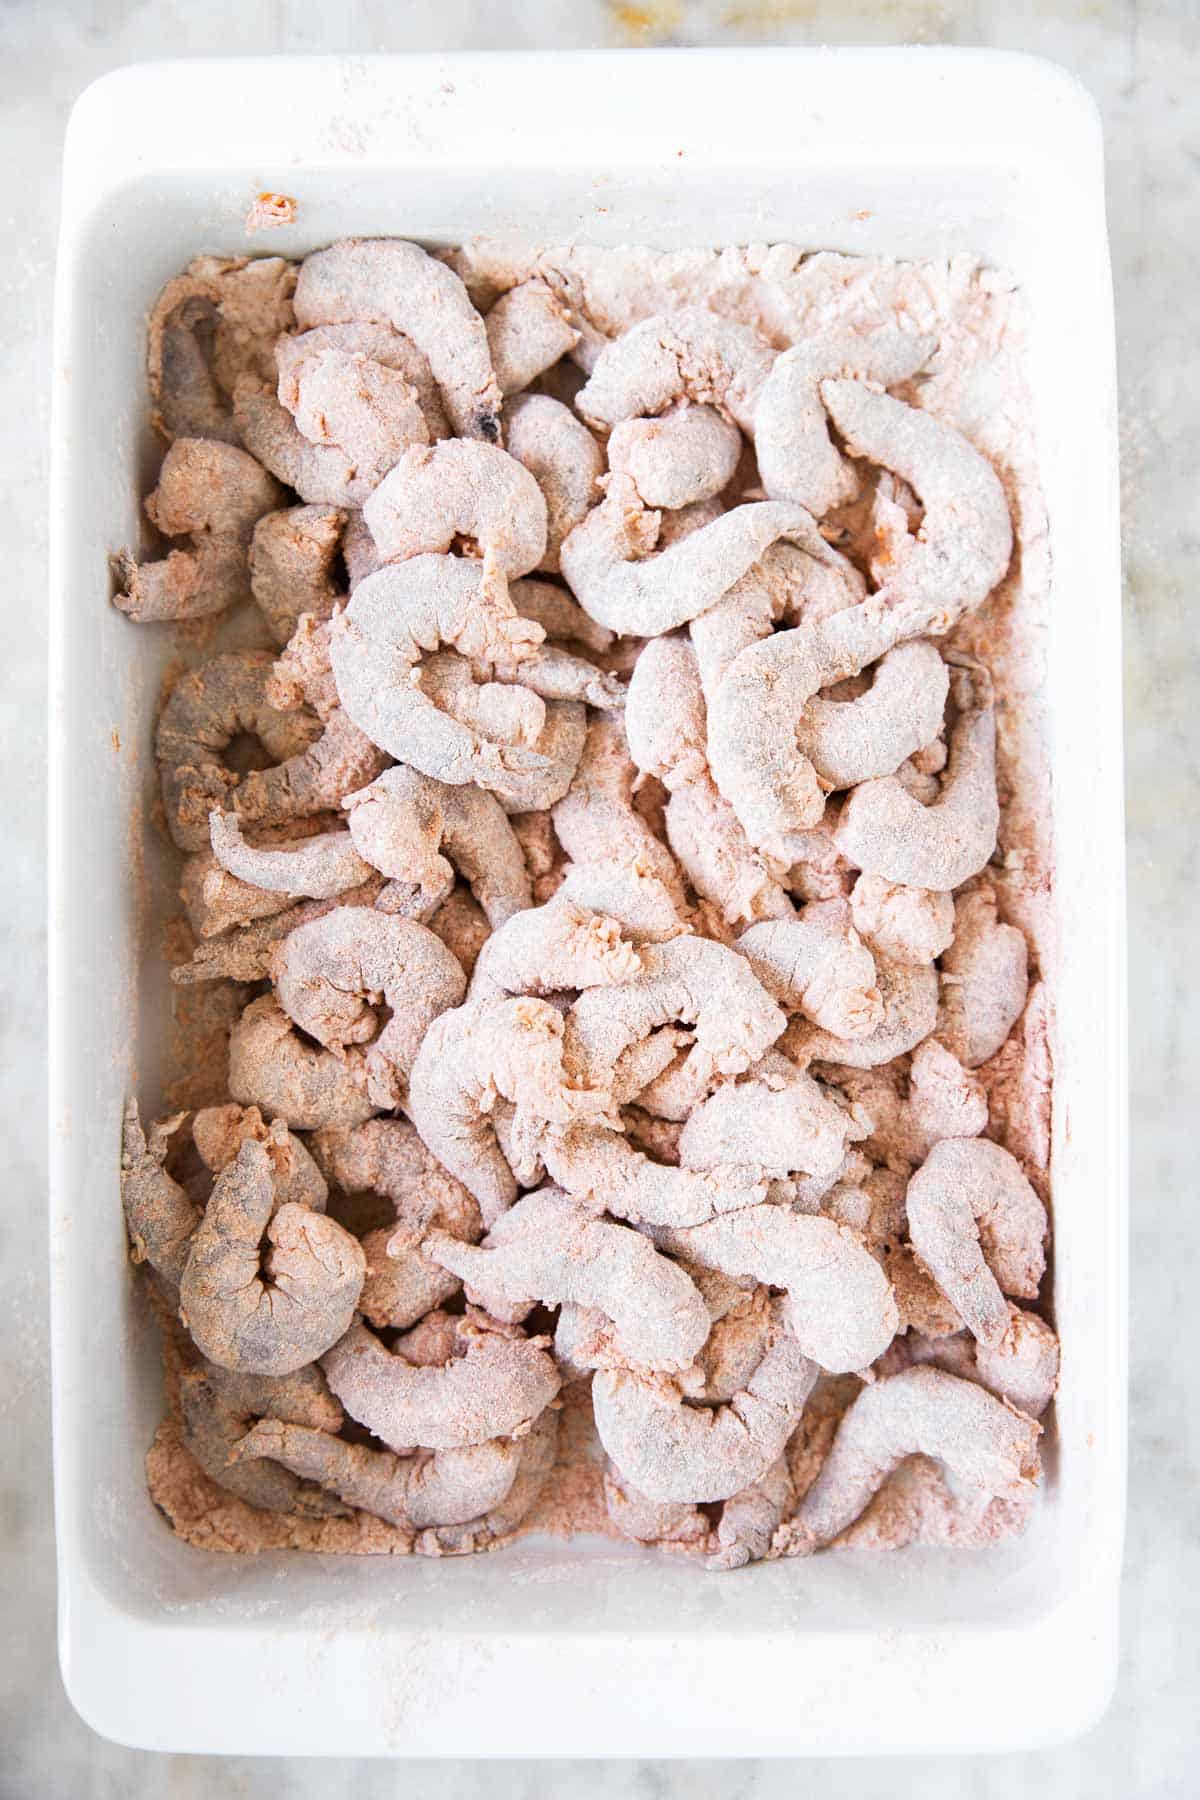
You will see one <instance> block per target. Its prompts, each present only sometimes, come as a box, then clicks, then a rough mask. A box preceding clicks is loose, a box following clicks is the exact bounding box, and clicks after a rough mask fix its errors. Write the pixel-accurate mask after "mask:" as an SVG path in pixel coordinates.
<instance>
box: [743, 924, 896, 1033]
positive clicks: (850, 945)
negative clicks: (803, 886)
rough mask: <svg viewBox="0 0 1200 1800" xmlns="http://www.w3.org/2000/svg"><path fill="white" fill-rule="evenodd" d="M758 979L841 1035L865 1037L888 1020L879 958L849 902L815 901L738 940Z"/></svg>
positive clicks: (782, 999) (781, 999)
mask: <svg viewBox="0 0 1200 1800" xmlns="http://www.w3.org/2000/svg"><path fill="white" fill-rule="evenodd" d="M736 948H737V950H738V952H739V954H741V955H742V956H744V957H745V958H746V960H747V962H748V963H749V964H750V967H751V968H752V969H753V971H754V973H755V975H756V976H757V977H758V980H759V981H760V982H761V983H762V985H763V987H764V988H766V990H767V992H768V993H769V994H770V995H771V996H772V998H773V999H775V1000H777V1001H778V1002H779V1003H780V1004H781V1005H783V1006H788V1007H794V1008H795V1009H796V1010H797V1011H798V1012H800V1013H802V1014H803V1015H804V1017H805V1018H806V1019H811V1020H812V1022H813V1024H814V1025H816V1026H818V1027H819V1028H820V1029H821V1030H822V1031H825V1032H827V1033H829V1034H830V1035H831V1036H833V1037H837V1038H864V1037H868V1036H869V1035H870V1034H871V1032H873V1031H875V1030H877V1029H878V1027H879V1026H880V1025H881V1024H882V1023H883V1016H884V1008H883V999H882V996H881V995H880V992H879V988H878V986H877V985H876V977H875V959H874V957H873V956H872V955H871V952H870V951H869V950H868V949H867V947H866V945H865V944H864V943H863V942H862V939H861V938H860V937H859V935H858V933H857V931H856V930H855V929H854V926H853V924H852V923H851V914H850V908H849V905H848V904H847V902H846V901H845V900H813V901H810V902H809V904H808V905H807V906H805V907H804V908H803V910H802V911H801V912H800V913H799V915H798V916H796V917H793V918H783V919H771V920H768V921H765V922H764V923H762V924H758V925H751V926H750V928H749V930H748V931H743V933H742V935H741V937H740V938H739V939H738V940H737V946H736Z"/></svg>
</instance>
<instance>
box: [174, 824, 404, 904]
mask: <svg viewBox="0 0 1200 1800" xmlns="http://www.w3.org/2000/svg"><path fill="white" fill-rule="evenodd" d="M208 830H209V836H210V838H211V841H212V848H213V855H214V856H215V857H216V859H217V861H218V863H219V864H220V865H221V867H222V868H223V869H225V870H227V871H228V872H229V874H230V875H234V876H236V877H237V879H238V880H239V881H244V882H246V883H248V884H249V886H251V887H259V888H266V889H268V890H269V891H270V892H271V893H273V894H284V895H286V896H287V897H288V899H311V900H329V899H332V898H333V897H334V896H335V895H337V894H344V893H345V892H346V890H347V888H355V887H360V886H361V885H362V883H363V882H364V881H366V880H368V879H369V877H370V874H371V865H370V863H367V862H364V861H363V859H362V857H361V856H360V855H359V853H358V851H357V850H356V849H355V847H354V840H353V838H352V837H351V836H350V833H349V832H348V831H323V832H319V833H318V834H317V835H316V836H315V837H307V838H301V839H299V840H298V841H297V842H295V843H292V844H280V845H273V846H271V847H270V848H261V849H256V848H254V847H252V846H251V845H250V844H247V843H246V842H245V840H244V838H243V837H242V828H241V826H240V824H239V823H238V817H237V814H236V813H223V812H219V811H217V810H215V809H214V810H213V811H212V812H211V813H210V814H209V815H208Z"/></svg>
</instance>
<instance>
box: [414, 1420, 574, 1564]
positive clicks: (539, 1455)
mask: <svg viewBox="0 0 1200 1800" xmlns="http://www.w3.org/2000/svg"><path fill="white" fill-rule="evenodd" d="M557 1454H558V1414H557V1413H556V1412H555V1411H554V1410H553V1409H552V1408H551V1407H546V1409H545V1411H543V1412H541V1413H539V1414H538V1416H537V1418H536V1419H535V1420H534V1421H533V1425H532V1427H531V1428H530V1430H529V1431H528V1432H526V1434H525V1436H524V1437H522V1438H520V1440H519V1456H518V1460H517V1473H516V1476H515V1477H514V1480H513V1484H512V1486H511V1487H510V1488H509V1490H508V1493H507V1494H506V1495H505V1497H504V1499H503V1500H502V1501H501V1502H500V1503H499V1505H498V1506H493V1507H491V1508H489V1510H488V1511H487V1512H485V1513H481V1514H480V1515H479V1516H478V1517H477V1518H474V1519H468V1520H467V1522H466V1524H464V1525H436V1526H430V1527H429V1528H428V1529H427V1530H425V1531H422V1532H421V1533H420V1535H419V1536H418V1538H417V1543H416V1548H417V1551H418V1553H419V1554H420V1555H422V1556H472V1555H475V1554H477V1553H479V1552H480V1551H483V1550H494V1549H496V1548H497V1547H498V1546H499V1545H501V1544H506V1543H508V1542H509V1540H510V1539H511V1538H512V1537H513V1535H514V1533H515V1532H516V1530H517V1527H518V1526H519V1525H521V1524H522V1523H523V1522H524V1520H525V1519H526V1518H528V1516H529V1514H530V1513H531V1512H532V1511H533V1508H534V1507H535V1506H536V1504H537V1502H538V1500H539V1499H540V1498H541V1494H542V1490H543V1489H544V1487H545V1485H546V1481H547V1478H548V1477H549V1475H550V1473H551V1471H552V1469H553V1468H554V1466H555V1459H556V1457H557Z"/></svg>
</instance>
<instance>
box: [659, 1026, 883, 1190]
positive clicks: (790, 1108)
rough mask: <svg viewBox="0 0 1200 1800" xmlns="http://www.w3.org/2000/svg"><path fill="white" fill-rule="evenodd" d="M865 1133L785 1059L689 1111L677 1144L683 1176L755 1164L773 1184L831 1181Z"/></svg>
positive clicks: (771, 1057)
mask: <svg viewBox="0 0 1200 1800" xmlns="http://www.w3.org/2000/svg"><path fill="white" fill-rule="evenodd" d="M854 1136H865V1129H864V1128H863V1127H861V1126H859V1125H858V1124H857V1123H856V1121H855V1120H854V1119H853V1118H852V1117H851V1116H850V1114H849V1113H848V1112H847V1111H845V1110H844V1109H843V1108H842V1107H841V1106H839V1105H837V1104H836V1101H835V1099H834V1098H833V1097H831V1096H830V1094H829V1093H828V1092H827V1091H826V1090H825V1089H823V1088H822V1087H821V1086H820V1084H819V1083H818V1082H816V1081H814V1080H813V1079H812V1077H811V1075H806V1074H804V1073H802V1072H801V1071H800V1070H798V1069H797V1068H796V1067H795V1066H794V1065H793V1064H792V1063H790V1062H789V1061H788V1059H787V1057H786V1056H782V1055H780V1054H778V1053H768V1055H767V1056H765V1057H764V1058H763V1060H762V1061H761V1062H759V1063H757V1064H756V1065H755V1067H754V1069H753V1070H752V1071H751V1072H750V1074H749V1075H748V1076H747V1077H745V1078H744V1079H743V1080H741V1081H739V1082H724V1083H723V1084H722V1085H721V1086H720V1087H719V1088H717V1090H716V1092H715V1093H714V1094H712V1095H710V1097H709V1098H708V1099H707V1100H704V1101H702V1102H701V1103H700V1105H698V1106H696V1107H694V1108H693V1110H692V1111H691V1113H690V1114H689V1116H688V1119H687V1122H686V1124H685V1125H684V1127H683V1130H682V1132H681V1133H680V1137H679V1161H680V1165H681V1167H682V1168H684V1169H714V1170H715V1169H720V1168H723V1167H726V1166H728V1165H730V1164H737V1163H741V1164H754V1165H756V1166H757V1167H759V1168H760V1169H762V1170H763V1171H765V1172H766V1173H767V1174H769V1175H772V1176H781V1175H790V1174H793V1173H795V1172H796V1171H800V1172H801V1173H802V1174H805V1175H825V1174H831V1173H832V1172H833V1171H834V1170H835V1169H837V1168H839V1167H840V1166H841V1164H842V1161H843V1159H844V1158H845V1155H846V1140H847V1138H848V1137H854Z"/></svg>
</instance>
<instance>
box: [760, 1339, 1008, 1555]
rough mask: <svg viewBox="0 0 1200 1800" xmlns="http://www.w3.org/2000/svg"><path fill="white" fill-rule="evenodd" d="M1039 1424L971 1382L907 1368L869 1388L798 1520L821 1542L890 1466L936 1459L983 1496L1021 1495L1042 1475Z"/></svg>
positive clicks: (846, 1520) (842, 1427) (846, 1521)
mask: <svg viewBox="0 0 1200 1800" xmlns="http://www.w3.org/2000/svg"><path fill="white" fill-rule="evenodd" d="M1039 1436H1040V1427H1039V1426H1038V1425H1037V1424H1036V1423H1035V1422H1034V1421H1033V1420H1032V1419H1027V1418H1026V1417H1025V1415H1024V1414H1023V1413H1019V1412H1018V1411H1017V1410H1016V1408H1015V1407H1012V1406H1008V1405H1006V1404H1005V1402H1004V1401H1003V1400H997V1399H996V1398H995V1397H994V1396H993V1395H992V1394H989V1393H987V1392H986V1391H985V1390H984V1389H983V1388H981V1387H978V1386H977V1385H976V1384H975V1383H974V1382H972V1381H960V1380H959V1379H958V1377H957V1376H954V1375H947V1374H945V1373H943V1371H942V1370H941V1369H921V1368H917V1369H907V1370H905V1371H904V1372H903V1373H902V1374H899V1375H892V1376H889V1377H888V1379H887V1380H884V1381H876V1382H875V1383H874V1384H873V1385H871V1386H869V1387H864V1388H863V1390H862V1392H861V1393H860V1394H859V1395H858V1398H857V1399H856V1400H855V1401H854V1403H853V1404H852V1405H851V1407H850V1409H849V1411H848V1412H846V1413H845V1414H843V1416H842V1420H841V1423H840V1424H839V1426H838V1430H837V1436H836V1437H835V1438H834V1441H833V1448H832V1450H831V1451H830V1453H829V1455H828V1457H827V1458H826V1460H825V1463H824V1465H823V1467H822V1468H821V1471H820V1473H819V1474H818V1476H817V1478H816V1480H815V1481H814V1482H813V1484H812V1486H811V1487H810V1488H809V1490H808V1493H807V1494H806V1495H805V1497H804V1499H803V1501H802V1502H801V1505H800V1509H799V1512H798V1513H797V1515H796V1517H797V1520H798V1522H799V1524H800V1525H802V1526H803V1527H804V1528H805V1530H806V1531H808V1532H810V1533H811V1534H812V1538H813V1539H814V1540H815V1542H816V1543H817V1544H827V1543H829V1542H830V1541H831V1540H832V1539H833V1538H835V1537H837V1536H838V1535H839V1533H841V1532H843V1531H845V1529H846V1527H847V1526H848V1525H851V1524H853V1522H854V1520H855V1519H857V1518H858V1517H859V1516H860V1514H861V1513H862V1512H863V1511H864V1509H865V1507H866V1506H867V1504H868V1502H869V1501H870V1500H871V1498H872V1497H873V1495H875V1494H876V1493H878V1491H879V1489H880V1488H881V1487H882V1486H883V1483H884V1482H885V1481H886V1480H887V1478H888V1476H889V1475H890V1474H891V1473H892V1472H893V1470H895V1469H897V1468H899V1466H900V1464H901V1463H902V1462H903V1461H904V1460H905V1459H906V1458H907V1457H910V1456H916V1455H920V1456H931V1457H933V1458H935V1459H936V1460H937V1461H938V1462H941V1463H944V1464H945V1465H946V1467H947V1468H948V1469H949V1470H950V1471H951V1473H952V1474H953V1476H954V1477H955V1479H956V1480H957V1481H960V1482H962V1483H964V1484H965V1485H966V1486H967V1487H969V1488H973V1489H977V1490H978V1491H979V1492H980V1494H981V1495H990V1496H995V1495H1006V1496H1011V1497H1013V1498H1017V1497H1019V1496H1020V1495H1021V1494H1022V1493H1024V1492H1025V1491H1026V1490H1027V1489H1028V1488H1030V1487H1031V1486H1032V1485H1033V1483H1035V1482H1036V1481H1037V1478H1038V1474H1039V1467H1040V1464H1039V1458H1038V1450H1037V1440H1038V1437H1039Z"/></svg>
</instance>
